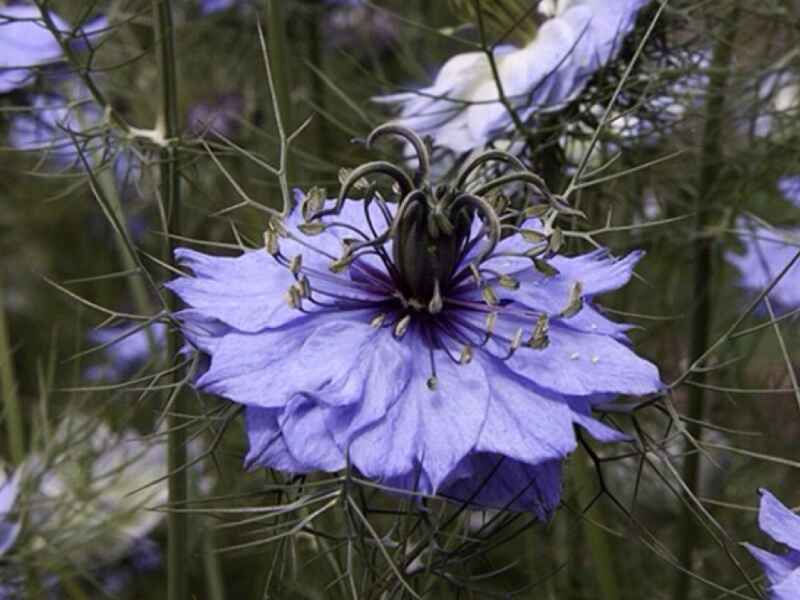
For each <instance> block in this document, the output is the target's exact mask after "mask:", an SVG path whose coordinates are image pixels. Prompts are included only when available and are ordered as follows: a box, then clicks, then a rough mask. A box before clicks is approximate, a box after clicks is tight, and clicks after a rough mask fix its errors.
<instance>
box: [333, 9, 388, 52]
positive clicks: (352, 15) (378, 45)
mask: <svg viewBox="0 0 800 600" xmlns="http://www.w3.org/2000/svg"><path fill="white" fill-rule="evenodd" d="M325 4H326V5H327V6H328V7H330V10H328V11H327V12H326V13H325V15H324V18H323V20H322V28H323V32H324V33H323V40H324V44H325V46H327V47H328V48H336V49H339V50H346V51H348V52H352V53H356V54H368V53H373V54H374V53H380V52H382V51H384V50H386V49H387V48H389V47H391V45H392V44H393V43H394V42H397V40H398V37H399V31H398V28H397V22H396V21H395V20H394V19H393V18H392V17H391V16H390V15H389V14H388V13H386V12H385V11H381V10H376V9H374V8H373V7H370V6H369V5H367V4H366V3H365V2H364V1H363V0H327V1H326V2H325Z"/></svg>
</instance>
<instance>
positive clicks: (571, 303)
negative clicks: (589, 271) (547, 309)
mask: <svg viewBox="0 0 800 600" xmlns="http://www.w3.org/2000/svg"><path fill="white" fill-rule="evenodd" d="M582 308H583V284H582V283H581V282H580V281H576V282H575V283H573V284H572V288H571V289H570V291H569V300H568V302H567V306H566V307H565V308H564V310H562V311H561V313H560V314H559V316H561V317H564V318H567V319H568V318H570V317H574V316H575V315H577V314H578V313H579V312H580V311H581V309H582Z"/></svg>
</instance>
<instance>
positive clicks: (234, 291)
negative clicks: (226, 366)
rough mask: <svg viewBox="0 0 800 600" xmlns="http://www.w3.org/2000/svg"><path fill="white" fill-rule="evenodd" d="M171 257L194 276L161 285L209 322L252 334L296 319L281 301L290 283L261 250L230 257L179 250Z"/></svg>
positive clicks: (276, 265) (286, 271)
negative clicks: (208, 318) (213, 320)
mask: <svg viewBox="0 0 800 600" xmlns="http://www.w3.org/2000/svg"><path fill="white" fill-rule="evenodd" d="M175 258H176V259H177V260H178V262H179V263H180V264H181V265H183V266H185V267H189V268H190V269H192V271H193V272H194V277H180V278H178V279H174V280H172V281H170V282H168V283H167V284H165V285H166V286H167V287H168V288H169V289H171V290H172V291H173V292H175V293H176V294H177V295H178V296H180V298H181V300H183V301H184V302H186V303H187V304H188V305H190V306H191V307H193V308H195V309H197V310H199V311H202V312H203V313H204V314H205V315H207V316H209V317H213V318H214V319H217V320H219V321H222V322H223V323H227V324H228V325H230V326H231V327H235V328H236V329H239V330H241V331H248V332H254V331H259V330H261V329H264V328H265V327H278V326H280V325H283V324H284V323H287V322H288V321H290V320H292V319H293V318H295V317H296V316H297V312H296V311H293V310H292V309H291V308H290V307H289V305H288V304H287V302H286V299H285V298H284V292H285V291H286V290H288V289H289V286H291V285H292V284H293V283H294V278H293V277H292V274H291V273H290V272H289V270H288V269H286V268H284V267H282V266H280V265H279V264H277V263H276V262H275V259H274V258H273V257H272V256H270V255H269V254H267V252H266V251H264V250H253V251H250V252H245V253H244V254H242V255H241V256H238V257H235V258H232V257H224V256H211V255H208V254H203V253H201V252H197V251H195V250H190V249H188V248H178V249H177V250H176V251H175Z"/></svg>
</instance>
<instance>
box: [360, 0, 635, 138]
mask: <svg viewBox="0 0 800 600" xmlns="http://www.w3.org/2000/svg"><path fill="white" fill-rule="evenodd" d="M648 1H649V0H617V1H615V2H608V1H606V0H565V1H561V2H558V3H554V2H548V3H545V4H544V5H543V6H540V11H541V10H542V9H543V8H544V11H545V14H547V16H549V17H551V18H549V19H548V20H546V21H545V22H544V23H543V24H542V26H541V27H540V28H539V30H538V32H537V33H536V36H535V37H534V39H533V40H532V41H531V42H529V43H528V45H527V46H525V47H523V48H518V47H516V46H512V45H509V44H505V45H502V46H499V47H497V48H496V49H495V57H496V63H497V70H498V76H499V79H500V81H501V83H502V84H503V92H504V93H505V95H506V97H507V98H508V99H509V101H510V102H511V103H512V105H513V106H514V107H515V108H516V110H517V113H518V115H519V117H520V118H521V119H522V120H523V121H525V120H527V119H529V118H530V117H532V116H533V115H535V114H537V113H540V112H546V111H553V110H559V109H561V108H563V107H564V106H565V105H566V104H567V103H568V102H570V101H572V100H573V99H575V97H576V96H577V95H578V94H579V93H580V92H581V91H582V90H583V89H584V87H585V86H586V84H587V83H588V82H589V80H590V79H591V77H592V76H593V75H594V74H595V73H596V72H597V71H598V70H599V69H600V68H602V67H603V66H605V65H606V64H607V63H608V62H609V61H611V60H612V59H614V58H615V57H616V55H617V53H618V51H619V49H620V47H621V45H622V39H623V38H624V37H625V35H627V34H628V33H629V32H630V30H631V29H632V28H633V25H634V23H635V20H636V16H637V14H638V12H639V10H640V9H641V8H642V7H643V6H644V5H645V4H647V3H648ZM376 100H377V101H380V102H388V103H397V104H399V105H400V107H401V108H400V117H399V119H398V123H401V124H403V125H404V126H407V127H410V128H412V129H416V130H417V131H419V132H420V133H424V134H428V135H431V136H432V137H433V138H434V141H435V142H436V144H437V145H440V146H445V147H447V148H450V149H451V150H454V151H456V152H469V151H471V150H473V149H474V148H480V147H483V146H484V145H485V144H486V143H487V142H489V141H490V140H491V139H493V138H494V137H497V136H498V135H501V134H503V133H505V132H507V131H508V130H510V129H511V127H512V122H511V117H510V116H509V114H508V110H507V109H506V107H505V106H503V104H502V103H501V102H500V95H499V92H498V90H497V85H496V82H495V79H494V75H493V73H492V69H491V65H490V62H489V60H488V58H487V56H486V54H485V53H483V52H466V53H462V54H458V55H456V56H454V57H452V58H451V59H450V60H448V61H447V62H446V63H445V64H444V66H443V67H442V69H441V70H440V71H439V74H438V75H437V76H436V80H435V81H434V83H433V85H432V86H430V87H427V88H423V89H421V90H419V91H414V92H404V93H399V94H391V95H388V96H383V97H379V98H376Z"/></svg>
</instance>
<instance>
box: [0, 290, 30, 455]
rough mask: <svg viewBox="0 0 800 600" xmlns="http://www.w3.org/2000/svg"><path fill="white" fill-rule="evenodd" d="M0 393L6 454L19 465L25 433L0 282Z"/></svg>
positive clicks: (23, 452)
mask: <svg viewBox="0 0 800 600" xmlns="http://www.w3.org/2000/svg"><path fill="white" fill-rule="evenodd" d="M0 391H2V394H3V400H4V402H3V404H4V405H5V406H4V410H5V421H6V434H7V439H8V453H9V456H10V457H11V460H12V461H13V462H14V463H15V464H17V465H19V464H21V463H22V461H23V460H24V459H25V433H24V429H23V427H24V425H23V422H22V409H21V407H20V404H19V395H18V393H17V392H18V390H17V381H16V377H15V376H14V351H13V349H12V348H11V338H10V336H9V334H8V326H7V324H6V310H5V299H4V297H3V283H2V281H0Z"/></svg>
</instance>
